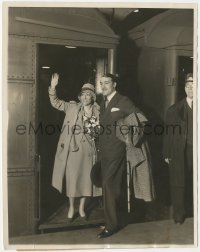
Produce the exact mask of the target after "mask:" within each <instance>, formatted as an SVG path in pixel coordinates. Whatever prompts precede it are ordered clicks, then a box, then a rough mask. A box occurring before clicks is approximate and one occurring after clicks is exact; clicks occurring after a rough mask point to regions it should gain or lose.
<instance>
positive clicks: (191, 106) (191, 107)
mask: <svg viewBox="0 0 200 252" xmlns="http://www.w3.org/2000/svg"><path fill="white" fill-rule="evenodd" d="M191 109H193V101H191Z"/></svg>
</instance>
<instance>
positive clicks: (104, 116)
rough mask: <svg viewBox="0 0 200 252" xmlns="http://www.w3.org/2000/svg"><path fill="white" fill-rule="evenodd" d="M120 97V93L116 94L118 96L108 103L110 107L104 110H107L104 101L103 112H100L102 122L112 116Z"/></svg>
mask: <svg viewBox="0 0 200 252" xmlns="http://www.w3.org/2000/svg"><path fill="white" fill-rule="evenodd" d="M119 96H120V95H119V93H118V92H116V94H115V95H114V96H113V98H112V99H111V101H110V102H109V103H108V106H107V108H106V109H104V108H105V101H104V100H103V102H102V104H101V111H100V113H101V119H102V120H105V118H106V117H107V116H110V115H109V114H110V111H111V108H112V107H113V106H114V105H115V104H117V102H118V99H119Z"/></svg>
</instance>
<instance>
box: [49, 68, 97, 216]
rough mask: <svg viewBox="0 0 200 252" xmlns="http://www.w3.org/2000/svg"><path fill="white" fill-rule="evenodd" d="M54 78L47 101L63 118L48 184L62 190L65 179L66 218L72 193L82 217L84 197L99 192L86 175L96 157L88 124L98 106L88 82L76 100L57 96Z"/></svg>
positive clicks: (71, 211)
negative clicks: (63, 114) (76, 198)
mask: <svg viewBox="0 0 200 252" xmlns="http://www.w3.org/2000/svg"><path fill="white" fill-rule="evenodd" d="M58 80H59V75H58V74H57V73H55V74H53V75H52V79H51V86H50V87H49V97H50V102H51V105H52V106H53V107H54V108H56V109H58V110H60V111H63V112H64V113H65V119H64V123H63V126H62V130H61V135H60V139H59V142H58V146H57V151H56V156H55V162H54V169H53V177H52V185H53V187H55V188H56V189H57V190H59V191H60V192H62V185H63V179H64V178H65V179H66V196H67V197H69V202H70V207H69V211H68V218H69V219H71V220H72V219H73V217H74V213H75V209H74V199H75V197H79V198H80V205H79V214H80V216H81V217H82V218H85V216H86V213H85V200H86V197H91V196H100V195H101V190H100V189H98V188H96V187H95V186H94V185H93V184H92V182H91V179H90V172H91V169H92V166H93V164H94V163H95V161H96V147H95V141H94V135H92V132H93V131H92V130H91V127H89V126H91V124H92V125H93V127H96V126H97V127H98V121H99V106H98V105H97V104H96V102H95V100H96V95H95V89H94V86H93V85H92V84H90V83H86V84H84V85H83V87H82V89H81V91H80V94H79V95H78V98H79V101H80V102H78V103H77V102H75V101H72V102H66V101H63V100H60V99H58V97H57V95H56V86H57V85H58ZM92 129H93V128H92Z"/></svg>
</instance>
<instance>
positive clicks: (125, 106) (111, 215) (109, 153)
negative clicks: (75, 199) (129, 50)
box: [98, 74, 138, 238]
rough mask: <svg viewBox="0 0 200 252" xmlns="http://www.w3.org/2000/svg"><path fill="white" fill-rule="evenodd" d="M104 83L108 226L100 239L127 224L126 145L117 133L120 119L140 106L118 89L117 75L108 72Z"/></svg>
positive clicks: (103, 149)
mask: <svg viewBox="0 0 200 252" xmlns="http://www.w3.org/2000/svg"><path fill="white" fill-rule="evenodd" d="M100 84H101V89H102V94H103V97H104V99H103V100H102V102H101V104H100V124H101V133H100V137H99V150H100V152H99V154H100V162H101V173H102V174H101V177H102V190H103V191H102V192H103V205H104V215H105V228H104V229H103V231H102V232H101V233H100V234H99V235H98V238H106V237H108V236H111V235H113V234H114V233H115V232H116V231H117V230H118V229H119V228H120V227H121V226H123V223H121V220H122V217H123V215H120V211H119V206H120V204H119V198H120V194H121V192H122V191H123V189H122V188H123V185H124V184H125V183H124V182H125V181H126V167H127V163H126V144H125V143H124V142H123V141H121V140H120V139H119V138H118V137H117V136H116V122H117V121H118V120H119V119H122V118H124V117H126V116H128V115H129V114H131V113H132V112H137V110H138V109H137V108H136V107H135V106H134V104H133V103H132V101H131V100H130V99H129V98H128V97H126V96H123V95H121V94H119V93H118V92H117V91H116V79H115V76H114V75H112V74H107V75H104V76H103V77H102V78H101V81H100ZM124 198H125V195H124Z"/></svg>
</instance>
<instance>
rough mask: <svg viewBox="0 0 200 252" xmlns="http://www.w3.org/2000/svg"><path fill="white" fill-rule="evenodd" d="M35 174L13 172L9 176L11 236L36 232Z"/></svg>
mask: <svg viewBox="0 0 200 252" xmlns="http://www.w3.org/2000/svg"><path fill="white" fill-rule="evenodd" d="M34 211H35V209H34V176H33V174H32V173H24V174H23V173H21V174H20V173H13V174H9V177H8V218H9V236H19V235H26V234H31V233H33V232H34V228H35V223H34V220H35V219H34V214H35V212H34Z"/></svg>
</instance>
